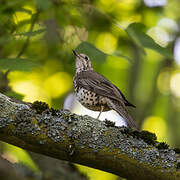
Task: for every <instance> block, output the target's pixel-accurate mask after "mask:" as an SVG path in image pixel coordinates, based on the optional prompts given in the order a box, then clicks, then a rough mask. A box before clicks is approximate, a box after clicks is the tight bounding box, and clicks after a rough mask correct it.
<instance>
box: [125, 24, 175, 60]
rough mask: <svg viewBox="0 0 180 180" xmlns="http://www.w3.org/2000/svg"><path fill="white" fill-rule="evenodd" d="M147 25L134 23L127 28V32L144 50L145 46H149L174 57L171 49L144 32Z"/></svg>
mask: <svg viewBox="0 0 180 180" xmlns="http://www.w3.org/2000/svg"><path fill="white" fill-rule="evenodd" d="M144 29H145V26H144V25H143V24H141V23H132V24H130V25H129V26H128V27H127V28H126V32H127V34H128V35H129V37H130V38H131V39H132V40H133V41H134V42H135V43H136V44H137V45H138V46H139V47H140V48H142V50H143V51H144V48H149V49H152V50H154V51H157V52H158V53H160V54H161V55H163V56H165V57H168V58H173V54H172V52H171V50H170V49H168V48H163V47H161V46H160V45H158V44H157V43H156V42H155V41H154V40H153V39H152V38H151V37H150V36H148V35H147V34H146V33H145V32H144Z"/></svg>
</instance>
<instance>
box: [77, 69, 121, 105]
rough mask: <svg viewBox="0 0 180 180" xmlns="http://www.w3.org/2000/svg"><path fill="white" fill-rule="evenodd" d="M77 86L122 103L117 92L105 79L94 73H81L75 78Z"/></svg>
mask: <svg viewBox="0 0 180 180" xmlns="http://www.w3.org/2000/svg"><path fill="white" fill-rule="evenodd" d="M77 84H78V86H80V87H83V88H84V89H87V90H89V91H92V92H95V93H97V94H98V95H101V96H105V97H109V98H112V99H115V100H117V101H120V102H121V103H122V102H124V99H123V97H122V95H121V94H120V92H119V90H118V89H117V88H116V86H114V85H113V84H112V83H110V82H109V81H108V80H107V79H106V78H105V77H103V76H101V75H100V74H97V73H95V72H92V73H91V72H83V73H80V74H79V75H78V77H77Z"/></svg>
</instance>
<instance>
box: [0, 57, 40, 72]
mask: <svg viewBox="0 0 180 180" xmlns="http://www.w3.org/2000/svg"><path fill="white" fill-rule="evenodd" d="M37 66H38V64H36V63H34V62H32V61H30V60H27V59H21V58H1V59H0V69H9V70H18V71H30V70H32V69H33V68H35V67H37Z"/></svg>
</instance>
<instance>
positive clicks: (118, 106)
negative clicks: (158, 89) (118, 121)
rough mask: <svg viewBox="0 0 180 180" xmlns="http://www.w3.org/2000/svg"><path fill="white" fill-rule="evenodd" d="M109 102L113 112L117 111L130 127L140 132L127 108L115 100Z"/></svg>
mask: <svg viewBox="0 0 180 180" xmlns="http://www.w3.org/2000/svg"><path fill="white" fill-rule="evenodd" d="M107 101H108V106H110V107H111V108H112V109H113V110H115V111H116V112H117V113H118V114H119V115H120V116H121V117H123V118H124V120H125V121H126V123H127V125H128V127H130V128H134V129H137V130H139V128H138V127H137V125H136V123H135V122H134V120H133V118H132V117H131V115H130V114H129V113H128V112H127V110H126V107H125V106H123V105H121V104H120V103H119V102H118V101H115V100H107Z"/></svg>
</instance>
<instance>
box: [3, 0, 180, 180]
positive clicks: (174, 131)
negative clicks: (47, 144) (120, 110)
mask: <svg viewBox="0 0 180 180" xmlns="http://www.w3.org/2000/svg"><path fill="white" fill-rule="evenodd" d="M179 12H180V2H179V0H169V1H168V0H158V1H156V0H144V1H143V0H28V1H25V0H0V91H1V92H2V93H4V94H6V95H8V96H13V97H15V98H18V99H22V100H24V101H29V102H33V101H36V100H40V101H45V102H46V103H48V104H49V106H50V107H54V108H57V109H60V108H63V107H64V106H65V108H70V109H71V110H72V111H73V112H76V113H79V114H88V113H89V112H87V111H86V110H84V109H82V107H81V106H80V105H78V104H76V103H74V98H73V94H72V93H73V83H72V81H73V76H74V72H75V66H74V57H73V54H72V49H76V50H77V51H78V52H79V53H80V52H81V53H86V54H87V55H88V56H89V57H90V58H91V60H92V63H93V67H94V69H95V70H96V71H98V72H99V73H101V74H103V75H104V76H105V77H107V78H108V79H109V80H111V81H112V82H113V83H114V84H116V85H117V86H118V87H119V88H120V89H121V91H122V92H123V94H124V95H125V96H126V97H127V99H128V100H129V101H130V102H132V103H133V104H135V105H136V109H129V111H130V113H131V114H132V116H133V117H134V119H135V120H136V122H137V124H138V125H139V127H141V128H142V129H145V130H149V131H151V132H155V133H156V135H157V137H158V140H159V141H165V142H167V143H168V144H169V145H170V146H171V147H180V141H179V139H180V68H179V65H180V13H179ZM94 116H96V114H95V115H94ZM115 116H116V117H115ZM103 117H107V116H106V114H104V115H103ZM111 118H112V119H111ZM114 118H117V119H118V118H119V117H117V115H114V114H113V115H112V114H110V115H108V119H110V120H114ZM0 152H1V156H2V157H4V158H6V159H8V160H9V161H10V162H12V163H15V162H16V163H24V164H26V165H27V166H28V167H29V168H30V169H32V170H33V171H36V172H37V173H40V170H39V168H38V165H37V164H36V163H35V161H34V160H33V159H32V157H31V156H30V155H29V154H28V152H26V151H24V150H22V149H19V148H17V147H14V146H11V145H8V144H5V143H1V144H0ZM78 168H79V169H80V170H81V171H82V172H83V173H86V174H87V176H88V177H89V178H90V179H107V180H109V179H117V177H116V176H114V175H111V174H108V173H104V172H102V171H97V170H93V169H90V168H88V169H87V168H85V167H84V166H78ZM41 173H42V172H41ZM41 178H42V176H41Z"/></svg>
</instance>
